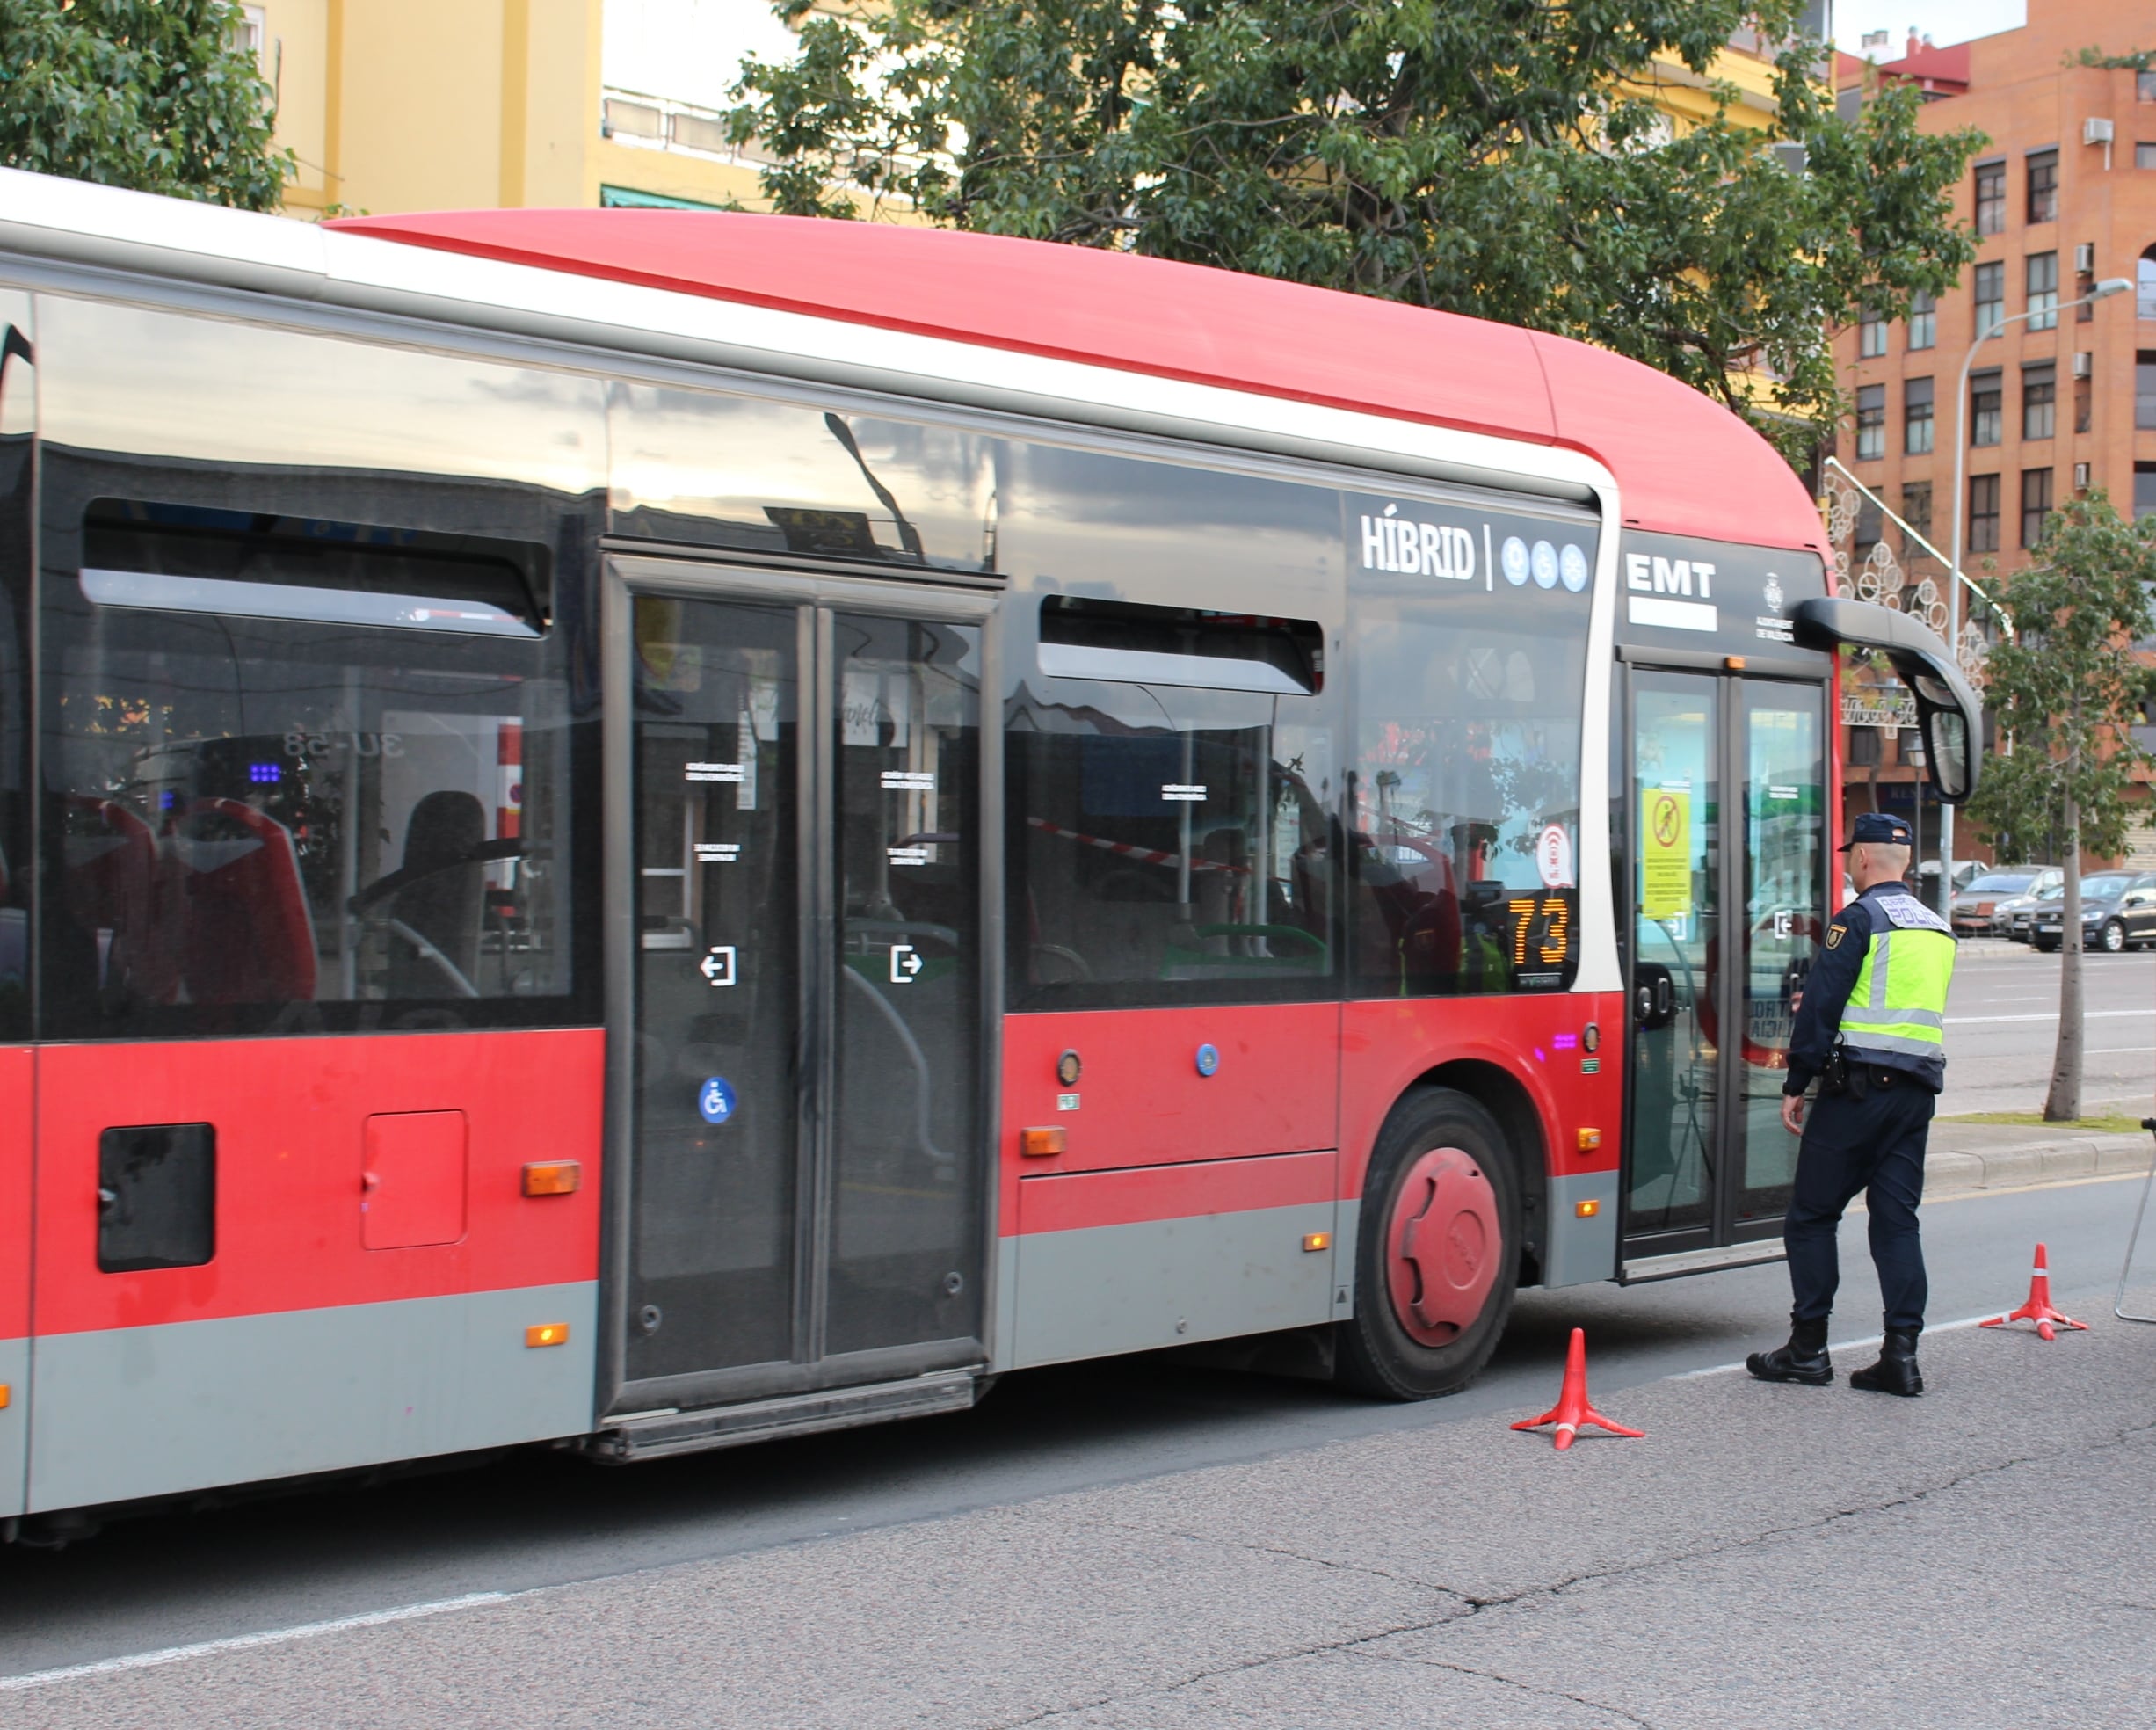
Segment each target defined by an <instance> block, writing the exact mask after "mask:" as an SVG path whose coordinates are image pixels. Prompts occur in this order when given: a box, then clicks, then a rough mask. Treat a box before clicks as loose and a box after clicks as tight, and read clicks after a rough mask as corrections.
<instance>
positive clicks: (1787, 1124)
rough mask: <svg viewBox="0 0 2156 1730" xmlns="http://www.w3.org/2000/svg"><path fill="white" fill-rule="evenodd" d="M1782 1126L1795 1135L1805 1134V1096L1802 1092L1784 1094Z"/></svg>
mask: <svg viewBox="0 0 2156 1730" xmlns="http://www.w3.org/2000/svg"><path fill="white" fill-rule="evenodd" d="M1782 1128H1783V1129H1785V1130H1788V1131H1789V1133H1790V1134H1791V1135H1793V1136H1800V1135H1802V1134H1804V1095H1803V1094H1782Z"/></svg>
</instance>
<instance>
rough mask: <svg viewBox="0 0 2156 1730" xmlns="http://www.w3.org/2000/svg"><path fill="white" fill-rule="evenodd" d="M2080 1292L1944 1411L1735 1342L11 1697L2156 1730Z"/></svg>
mask: <svg viewBox="0 0 2156 1730" xmlns="http://www.w3.org/2000/svg"><path fill="white" fill-rule="evenodd" d="M2011 1295H2014V1296H2018V1293H2016V1294H2011ZM2147 1300H2148V1301H2156V1294H2148V1298H2147ZM2086 1319H2091V1320H2093V1321H2095V1322H2096V1327H2095V1328H2094V1331H2093V1332H2091V1333H2088V1334H2076V1335H2068V1336H2064V1337H2062V1338H2061V1339H2060V1340H2058V1341H2057V1342H2056V1343H2053V1344H2049V1345H2047V1344H2045V1343H2043V1342H2042V1341H2039V1340H2037V1339H2036V1338H2035V1337H2034V1336H2033V1335H2032V1334H2001V1333H2000V1332H1997V1331H1982V1332H1979V1331H1977V1330H1973V1329H1969V1330H1964V1331H1956V1332H1951V1333H1942V1334H1935V1335H1931V1336H1929V1337H1927V1341H1926V1343H1925V1348H1924V1367H1925V1371H1926V1374H1927V1377H1928V1379H1929V1381H1930V1384H1931V1392H1929V1393H1928V1394H1927V1397H1926V1398H1924V1399H1920V1400H1916V1401H1899V1400H1895V1399H1888V1398H1884V1397H1881V1396H1877V1395H1866V1394H1861V1393H1858V1392H1855V1391H1853V1390H1851V1389H1849V1388H1848V1387H1847V1385H1843V1384H1838V1385H1836V1386H1835V1387H1833V1388H1832V1389H1828V1390H1815V1389H1804V1388H1788V1387H1768V1386H1764V1385H1758V1384H1755V1383H1753V1382H1752V1381H1751V1380H1750V1379H1749V1378H1748V1377H1744V1376H1743V1375H1741V1374H1730V1373H1708V1374H1705V1375H1700V1376H1695V1377H1690V1378H1688V1379H1682V1380H1674V1381H1666V1382H1662V1383H1658V1384H1652V1385H1647V1386H1644V1387H1639V1388H1634V1389H1631V1390H1630V1391H1627V1392H1622V1393H1620V1394H1616V1395H1612V1396H1610V1397H1608V1398H1607V1399H1604V1400H1603V1402H1602V1403H1604V1404H1605V1405H1606V1406H1607V1407H1609V1409H1610V1414H1611V1415H1612V1416H1613V1417H1615V1418H1618V1419H1619V1420H1621V1421H1626V1422H1630V1423H1632V1424H1636V1425H1638V1426H1640V1427H1642V1428H1644V1429H1646V1431H1647V1432H1648V1434H1647V1436H1646V1439H1644V1441H1620V1440H1615V1439H1603V1438H1598V1437H1596V1436H1593V1435H1592V1434H1590V1435H1587V1436H1583V1437H1582V1438H1581V1440H1580V1442H1579V1445H1578V1446H1576V1447H1575V1448H1574V1449H1573V1450H1572V1451H1571V1452H1570V1453H1569V1454H1564V1455H1560V1454H1557V1453H1556V1452H1555V1451H1554V1450H1553V1449H1552V1448H1551V1446H1550V1442H1549V1440H1548V1439H1547V1437H1546V1436H1537V1435H1528V1434H1517V1435H1516V1434H1514V1433H1512V1432H1511V1431H1509V1430H1507V1429H1506V1428H1504V1427H1503V1424H1502V1422H1501V1421H1492V1420H1490V1419H1488V1418H1485V1417H1475V1418H1472V1419H1469V1420H1463V1421H1448V1420H1447V1418H1446V1415H1445V1407H1444V1405H1443V1403H1442V1402H1440V1403H1438V1404H1436V1405H1434V1406H1432V1407H1430V1408H1429V1414H1430V1422H1429V1424H1428V1425H1427V1427H1426V1428H1416V1429H1412V1430H1407V1431H1399V1432H1391V1433H1387V1434H1383V1435H1380V1436H1368V1437H1364V1438H1361V1439H1358V1440H1354V1441H1351V1442H1345V1443H1336V1444H1333V1445H1330V1446H1326V1447H1322V1448H1317V1449H1310V1450H1301V1451H1296V1452H1294V1453H1289V1454H1285V1455H1281V1456H1279V1457H1274V1458H1271V1459H1267V1460H1261V1461H1259V1462H1256V1463H1253V1464H1245V1465H1234V1466H1225V1467H1216V1468H1209V1469H1206V1470H1202V1471H1196V1472H1186V1473H1182V1474H1180V1475H1176V1476H1172V1477H1167V1478H1157V1479H1151V1480H1148V1481H1143V1482H1137V1483H1131V1484H1128V1485H1124V1486H1114V1487H1110V1488H1106V1489H1098V1490H1092V1491H1087V1492H1085V1493H1083V1494H1071V1495H1066V1496H1054V1497H1049V1498H1046V1499H1043V1500H1040V1501H1032V1502H1028V1503H1025V1504H1022V1505H1019V1506H1013V1507H1006V1508H991V1509H988V1510H985V1511H982V1512H978V1513H971V1514H966V1515H962V1516H955V1517H951V1518H946V1519H940V1520H934V1521H926V1522H922V1523H914V1524H908V1525H904V1526H898V1527H893V1528H889V1529H885V1530H874V1531H865V1532H859V1533H851V1534H838V1533H834V1534H831V1535H828V1536H824V1537H819V1538H817V1539H816V1540H815V1541H812V1542H809V1543H805V1544H801V1545H792V1546H788V1547H785V1548H780V1549H775V1550H767V1551H763V1552H755V1553H751V1554H747V1555H742V1556H737V1557H733V1558H730V1559H723V1560H717V1561H711V1562H701V1563H696V1564H691V1565H685V1566H675V1567H671V1568H667V1569H663V1570H657V1571H653V1572H650V1573H644V1574H629V1575H625V1576H615V1577H611V1578H606V1579H601V1580H594V1581H587V1582H584V1583H581V1584H577V1585H571V1586H565V1587H556V1588H548V1589H545V1590H541V1591H536V1592H531V1593H526V1594H522V1595H518V1596H511V1597H507V1598H505V1599H503V1600H501V1601H498V1602H493V1603H482V1604H477V1605H468V1606H466V1607H462V1608H456V1609H450V1610H441V1611H439V1612H438V1613H433V1614H428V1615H425V1616H420V1617H414V1618H411V1619H408V1620H403V1621H398V1622H395V1623H388V1624H385V1625H376V1626H371V1627H363V1628H358V1629H353V1630H350V1631H346V1632H333V1633H328V1634H322V1635H313V1636H306V1637H302V1638H298V1639H288V1640H284V1641H280V1642H278V1643H273V1644H267V1645H262V1646H254V1647H250V1648H244V1649H240V1650H236V1651H234V1650H228V1651H222V1652H219V1653H215V1654H209V1655H205V1656H198V1657H193V1658H189V1659H185V1660H183V1661H176V1662H171V1663H165V1664H161V1665H157V1666H155V1667H152V1668H140V1669H134V1670H129V1671H124V1672H120V1673H117V1674H107V1675H92V1676H88V1677H78V1678H75V1679H70V1680H67V1681H62V1682H58V1683H54V1684H51V1685H47V1686H41V1687H36V1688H32V1689H21V1688H17V1689H14V1690H8V1691H0V1722H7V1723H23V1724H35V1725H38V1726H43V1727H44V1730H72V1727H73V1726H83V1730H88V1727H89V1726H96V1730H120V1726H157V1730H167V1726H173V1725H182V1724H196V1725H209V1724H215V1725H220V1726H226V1725H230V1726H252V1725H276V1726H285V1725H291V1726H301V1725H304V1726H315V1727H316V1730H331V1727H332V1726H353V1727H354V1730H359V1726H365V1730H388V1726H422V1725H424V1726H504V1730H508V1727H509V1726H515V1727H516V1730H539V1727H540V1726H598V1725H604V1726H618V1727H619V1730H628V1727H629V1726H774V1727H775V1726H785V1730H801V1727H802V1726H825V1725H829V1726H846V1730H878V1727H879V1726H1020V1725H1050V1726H1065V1727H1066V1730H1081V1727H1082V1730H1180V1727H1181V1726H1283V1730H1286V1727H1287V1726H1296V1730H1302V1726H1311V1725H1318V1724H1323V1725H1325V1726H1327V1730H1356V1727H1357V1726H1372V1727H1373V1730H1376V1726H1384V1727H1385V1730H1397V1726H1402V1725H1415V1726H1447V1730H1452V1727H1453V1726H1463V1727H1471V1726H1527V1725H1532V1726H1543V1727H1545V1730H1573V1726H1579V1727H1580V1730H1586V1726H1625V1725H1630V1726H1657V1730H1682V1727H1684V1726H1702V1730H1704V1726H1713V1727H1714V1730H1730V1726H1777V1730H1781V1727H1782V1726H1796V1725H1803V1726H1821V1727H1822V1730H1826V1727H1830V1726H1864V1727H1865V1730H1871V1727H1872V1726H1896V1730H1899V1727H1900V1726H1928V1725H1935V1724H1936V1725H1941V1726H1946V1725H1952V1726H1971V1725H1983V1726H2004V1725H2013V1726H2016V1730H2026V1726H2044V1725H2059V1726H2076V1730H2100V1726H2134V1727H2135V1730H2143V1726H2146V1725H2147V1724H2148V1723H2149V1722H2150V1720H2151V1715H2152V1708H2151V1705H2150V1701H2151V1698H2152V1691H2156V1510H2152V1498H2151V1496H2150V1494H2149V1486H2150V1485H2151V1483H2152V1482H2156V1327H2131V1326H2129V1325H2127V1324H2124V1323H2120V1322H2116V1321H2114V1320H2112V1319H2110V1317H2109V1315H2108V1314H2101V1315H2097V1316H2089V1317H2087V1318H2086ZM1592 1345H1593V1341H1592V1340H1591V1339H1590V1341H1589V1346H1590V1352H1591V1351H1592ZM1868 1356H1869V1354H1858V1353H1855V1352H1848V1351H1843V1352H1840V1353H1838V1362H1839V1364H1840V1369H1841V1370H1842V1372H1843V1374H1844V1375H1845V1376H1846V1374H1847V1370H1848V1369H1849V1368H1851V1367H1853V1365H1854V1364H1855V1363H1862V1362H1864V1361H1866V1360H1867V1358H1868ZM1557 1370H1558V1365H1557V1361H1556V1360H1555V1359H1554V1358H1553V1359H1552V1362H1551V1363H1550V1392H1552V1393H1554V1392H1555V1389H1556V1384H1557ZM1520 1415H1522V1416H1524V1415H1528V1414H1527V1413H1522V1414H1520ZM715 1467H716V1468H718V1469H722V1466H721V1465H720V1463H719V1462H715Z"/></svg>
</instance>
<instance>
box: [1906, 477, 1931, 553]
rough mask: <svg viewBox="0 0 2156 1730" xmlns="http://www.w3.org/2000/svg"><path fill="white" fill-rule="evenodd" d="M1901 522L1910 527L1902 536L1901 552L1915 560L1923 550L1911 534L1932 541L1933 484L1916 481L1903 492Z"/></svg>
mask: <svg viewBox="0 0 2156 1730" xmlns="http://www.w3.org/2000/svg"><path fill="white" fill-rule="evenodd" d="M1901 520H1903V521H1904V522H1906V524H1908V525H1909V529H1908V532H1907V533H1906V534H1903V536H1902V542H1901V550H1902V555H1903V556H1904V557H1906V558H1913V557H1915V556H1916V555H1917V554H1918V553H1920V552H1921V551H1922V550H1923V549H1922V548H1920V547H1919V546H1918V545H1917V544H1916V542H1914V541H1913V540H1911V539H1910V538H1909V535H1910V534H1920V535H1922V536H1923V537H1924V538H1925V539H1926V540H1927V541H1928V540H1930V539H1931V483H1930V482H1929V481H1915V482H1912V483H1910V484H1909V485H1907V486H1906V487H1904V488H1903V489H1902V490H1901Z"/></svg>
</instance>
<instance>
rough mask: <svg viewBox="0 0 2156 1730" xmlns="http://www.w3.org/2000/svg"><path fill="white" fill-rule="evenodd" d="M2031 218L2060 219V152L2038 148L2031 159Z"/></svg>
mask: <svg viewBox="0 0 2156 1730" xmlns="http://www.w3.org/2000/svg"><path fill="white" fill-rule="evenodd" d="M2029 221H2030V222H2057V221H2058V151H2057V150H2038V151H2037V152H2036V153H2035V155H2033V156H2030V157H2029Z"/></svg>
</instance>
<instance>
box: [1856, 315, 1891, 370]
mask: <svg viewBox="0 0 2156 1730" xmlns="http://www.w3.org/2000/svg"><path fill="white" fill-rule="evenodd" d="M1884 353H1886V320H1885V319H1884V318H1882V317H1880V316H1879V309H1877V307H1866V308H1865V309H1864V310H1863V315H1862V316H1861V317H1860V318H1859V319H1858V320H1857V324H1856V356H1857V359H1858V360H1877V358H1878V357H1879V356H1880V355H1882V354H1884Z"/></svg>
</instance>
